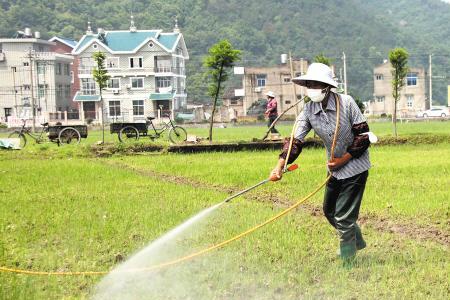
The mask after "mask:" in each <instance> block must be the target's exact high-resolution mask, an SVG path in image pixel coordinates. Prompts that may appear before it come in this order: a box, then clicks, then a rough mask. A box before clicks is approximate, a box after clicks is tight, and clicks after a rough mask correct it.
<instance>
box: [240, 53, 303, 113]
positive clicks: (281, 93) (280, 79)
mask: <svg viewBox="0 0 450 300" xmlns="http://www.w3.org/2000/svg"><path fill="white" fill-rule="evenodd" d="M292 65H293V72H294V76H295V77H297V76H300V75H301V74H304V73H306V70H307V69H308V62H307V61H306V60H293V62H292ZM235 74H241V75H243V79H242V89H237V90H235V95H236V96H240V97H242V100H243V101H242V105H243V107H242V112H243V115H244V116H246V115H249V114H253V113H254V107H255V105H258V103H264V102H265V101H266V98H267V96H266V95H265V94H266V93H267V92H268V91H272V92H274V93H275V94H276V100H277V102H278V110H279V111H283V110H285V109H286V108H288V107H289V106H291V105H292V104H294V103H295V102H296V101H298V100H299V99H301V97H302V95H304V94H305V92H306V90H305V88H303V87H301V86H299V85H293V84H292V82H291V77H292V76H291V68H290V64H289V63H282V64H280V65H277V66H274V67H245V68H240V70H239V68H238V71H237V72H236V70H235ZM296 112H297V111H296V109H292V110H290V111H289V112H287V113H286V114H287V115H295V114H296Z"/></svg>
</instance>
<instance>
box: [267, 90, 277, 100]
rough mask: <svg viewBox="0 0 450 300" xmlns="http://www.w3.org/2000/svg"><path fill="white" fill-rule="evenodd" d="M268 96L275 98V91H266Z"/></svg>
mask: <svg viewBox="0 0 450 300" xmlns="http://www.w3.org/2000/svg"><path fill="white" fill-rule="evenodd" d="M266 96H269V97H271V98H275V93H274V92H272V91H268V92H267V93H266Z"/></svg>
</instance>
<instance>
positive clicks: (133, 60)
mask: <svg viewBox="0 0 450 300" xmlns="http://www.w3.org/2000/svg"><path fill="white" fill-rule="evenodd" d="M142 66H143V65H142V57H130V69H136V68H142Z"/></svg>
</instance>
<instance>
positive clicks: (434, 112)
mask: <svg viewBox="0 0 450 300" xmlns="http://www.w3.org/2000/svg"><path fill="white" fill-rule="evenodd" d="M447 116H448V110H447V109H443V108H432V109H429V110H426V111H420V112H418V113H417V115H416V117H417V118H429V117H441V118H445V117H447Z"/></svg>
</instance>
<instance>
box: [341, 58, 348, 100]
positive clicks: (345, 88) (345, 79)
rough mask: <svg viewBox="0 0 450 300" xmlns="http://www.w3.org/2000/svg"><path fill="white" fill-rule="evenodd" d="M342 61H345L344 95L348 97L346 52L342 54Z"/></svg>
mask: <svg viewBox="0 0 450 300" xmlns="http://www.w3.org/2000/svg"><path fill="white" fill-rule="evenodd" d="M342 60H343V61H344V94H346V95H347V60H346V57H345V52H342Z"/></svg>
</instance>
